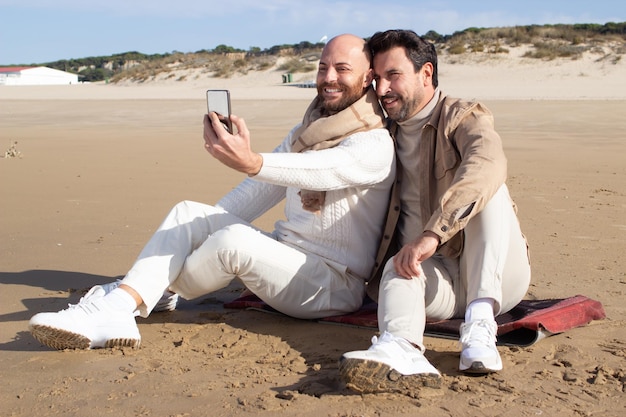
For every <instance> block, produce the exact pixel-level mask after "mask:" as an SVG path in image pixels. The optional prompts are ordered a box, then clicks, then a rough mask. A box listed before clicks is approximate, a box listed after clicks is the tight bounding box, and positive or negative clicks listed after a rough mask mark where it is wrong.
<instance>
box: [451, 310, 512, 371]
mask: <svg viewBox="0 0 626 417" xmlns="http://www.w3.org/2000/svg"><path fill="white" fill-rule="evenodd" d="M460 333H461V339H460V343H461V348H462V349H463V350H462V351H461V360H460V362H459V369H460V370H461V371H464V372H468V373H473V374H488V373H490V372H496V371H500V370H502V359H500V353H499V352H498V349H497V348H496V334H497V333H498V324H497V323H496V322H495V321H494V320H474V321H471V322H469V323H463V324H462V325H461V329H460Z"/></svg>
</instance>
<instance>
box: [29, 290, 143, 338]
mask: <svg viewBox="0 0 626 417" xmlns="http://www.w3.org/2000/svg"><path fill="white" fill-rule="evenodd" d="M99 293H100V290H99V289H96V290H94V293H92V294H89V297H86V296H85V297H83V298H82V299H81V300H80V302H79V303H78V304H76V305H71V304H70V306H69V308H67V309H66V310H61V311H59V312H57V313H39V314H35V315H34V316H33V317H32V318H31V319H30V322H29V323H28V328H29V330H30V332H31V333H32V334H33V336H34V337H35V339H37V340H38V341H40V342H41V343H43V344H44V345H46V346H49V347H51V348H54V349H59V350H61V349H94V348H102V347H107V348H110V347H132V348H137V347H139V345H140V343H141V335H140V334H139V329H138V328H137V323H135V316H134V315H133V314H132V313H127V312H120V311H118V310H115V309H114V308H112V307H111V306H110V305H109V303H108V302H107V301H106V300H104V297H103V296H102V295H100V294H99Z"/></svg>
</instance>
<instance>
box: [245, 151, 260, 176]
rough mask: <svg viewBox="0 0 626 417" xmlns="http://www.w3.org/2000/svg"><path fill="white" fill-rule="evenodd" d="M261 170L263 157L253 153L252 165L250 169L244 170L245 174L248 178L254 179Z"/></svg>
mask: <svg viewBox="0 0 626 417" xmlns="http://www.w3.org/2000/svg"><path fill="white" fill-rule="evenodd" d="M261 168H263V156H262V155H261V154H258V153H255V154H253V163H252V164H251V166H250V168H248V169H247V170H246V174H248V176H249V177H254V176H255V175H256V174H258V173H259V172H261Z"/></svg>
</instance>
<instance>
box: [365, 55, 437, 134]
mask: <svg viewBox="0 0 626 417" xmlns="http://www.w3.org/2000/svg"><path fill="white" fill-rule="evenodd" d="M432 74H433V66H432V64H431V63H430V62H427V63H425V64H424V65H423V66H422V68H420V70H419V71H417V72H416V71H415V67H414V66H413V63H412V62H411V60H409V58H408V57H407V56H406V52H405V49H404V48H403V47H400V46H397V47H393V48H391V49H389V50H387V51H385V52H380V53H377V54H376V55H375V56H374V79H375V80H376V93H377V94H378V97H379V98H380V101H381V103H382V105H383V107H384V109H385V111H386V112H387V114H388V115H389V118H390V119H392V120H395V121H398V122H402V121H404V120H407V119H409V118H411V117H412V116H414V115H415V114H417V112H419V111H420V110H421V109H423V108H424V106H425V105H426V104H427V103H428V101H429V100H430V99H431V98H432V97H433V95H434V92H435V88H434V87H433V83H432Z"/></svg>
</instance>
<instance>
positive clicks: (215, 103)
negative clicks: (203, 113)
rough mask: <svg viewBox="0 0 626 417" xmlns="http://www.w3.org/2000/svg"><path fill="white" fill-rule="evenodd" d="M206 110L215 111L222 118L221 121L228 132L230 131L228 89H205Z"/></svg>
mask: <svg viewBox="0 0 626 417" xmlns="http://www.w3.org/2000/svg"><path fill="white" fill-rule="evenodd" d="M206 102H207V110H208V111H209V113H210V112H215V113H217V114H218V115H220V116H222V117H220V119H222V118H223V120H222V123H223V124H224V125H225V126H226V128H227V129H228V131H229V132H232V125H231V123H230V91H228V90H207V92H206Z"/></svg>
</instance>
